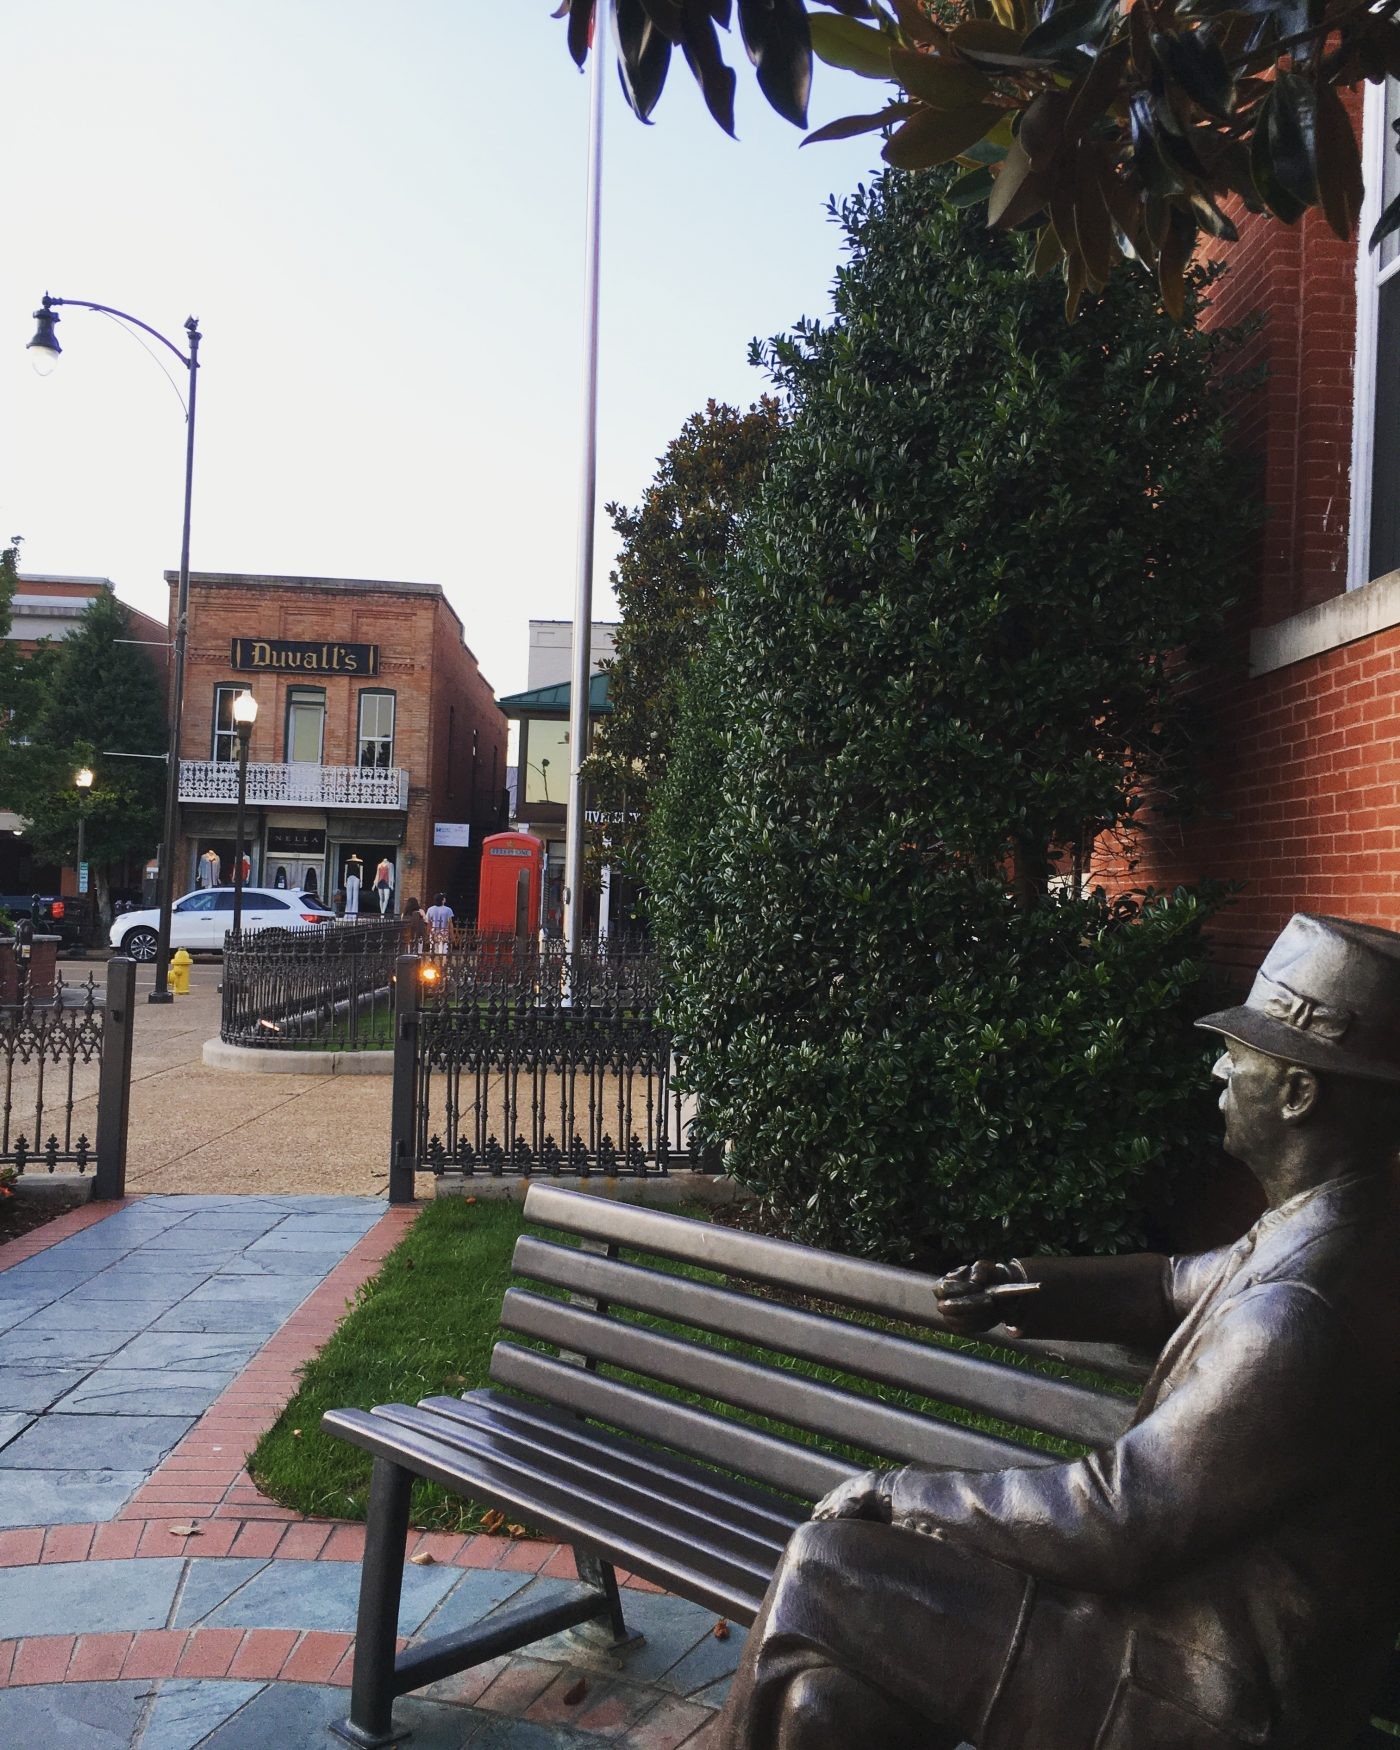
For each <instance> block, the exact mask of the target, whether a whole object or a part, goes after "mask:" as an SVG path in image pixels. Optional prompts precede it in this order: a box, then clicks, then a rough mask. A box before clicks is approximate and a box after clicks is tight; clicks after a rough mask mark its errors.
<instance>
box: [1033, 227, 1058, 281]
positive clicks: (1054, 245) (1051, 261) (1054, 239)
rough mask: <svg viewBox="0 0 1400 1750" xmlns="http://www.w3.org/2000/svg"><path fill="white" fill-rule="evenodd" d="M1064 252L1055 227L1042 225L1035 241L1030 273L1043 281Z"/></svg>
mask: <svg viewBox="0 0 1400 1750" xmlns="http://www.w3.org/2000/svg"><path fill="white" fill-rule="evenodd" d="M1064 252H1065V250H1064V245H1063V244H1062V243H1061V242H1060V239H1059V235H1058V233H1057V232H1056V230H1055V227H1054V226H1053V225H1042V226H1041V228H1040V236H1039V237H1038V238H1037V239H1036V245H1035V258H1034V259H1033V260H1032V262H1031V272H1032V273H1033V274H1034V275H1035V277H1036V278H1037V279H1043V278H1044V277H1045V275H1046V274H1047V273H1049V271H1050V269H1051V268H1052V267H1054V265H1055V263H1056V262H1057V261H1058V260H1059V259H1060V257H1061V256H1062V255H1063V254H1064Z"/></svg>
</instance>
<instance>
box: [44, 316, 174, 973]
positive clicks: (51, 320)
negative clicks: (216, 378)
mask: <svg viewBox="0 0 1400 1750" xmlns="http://www.w3.org/2000/svg"><path fill="white" fill-rule="evenodd" d="M60 305H63V306H66V307H70V308H72V309H77V310H96V311H97V312H98V314H99V315H102V316H115V317H116V318H117V320H118V321H120V322H128V323H130V324H131V326H132V327H133V328H139V329H140V330H141V332H142V333H143V334H149V335H150V336H151V338H152V339H153V340H158V341H159V342H160V343H161V345H162V346H163V347H166V348H167V349H168V350H169V351H170V352H173V353H174V354H175V357H176V358H177V359H179V361H180V363H181V364H182V365H183V366H184V367H185V369H186V370H187V371H188V372H189V391H188V399H187V400H186V402H185V507H184V520H183V523H182V525H181V531H180V587H179V595H178V598H177V604H176V611H175V637H174V640H173V644H172V673H171V677H170V745H169V750H168V752H167V755H166V768H165V828H164V835H163V837H162V840H161V847H160V929H159V934H158V941H157V947H156V965H155V973H156V982H155V989H154V990H153V991H152V992H151V994H150V996H149V997H148V998H147V1001H149V1002H153V1003H168V1002H173V1001H174V998H173V997H172V995H171V992H170V978H169V974H170V915H171V911H172V908H173V906H174V903H175V814H176V808H177V804H178V802H179V796H180V757H179V756H180V714H181V711H182V709H183V707H184V702H185V631H186V622H187V621H188V618H189V606H190V504H191V502H192V493H193V489H194V404H195V390H196V387H197V384H198V372H199V343H200V340H201V338H202V337H201V335H200V332H199V324H198V322H197V321H196V320H195V318H194V317H193V316H190V317H188V318H187V319H186V322H185V333H186V335H187V336H188V344H189V352H188V353H183V352H181V351H180V349H179V347H178V346H176V344H175V342H174V341H173V340H168V339H167V338H166V337H165V335H163V334H162V333H161V332H160V330H159V329H158V328H152V327H151V325H150V324H149V323H148V322H142V321H141V320H140V318H139V317H136V316H130V315H128V314H127V312H126V311H125V310H115V309H113V308H112V306H111V305H110V304H94V303H91V302H90V301H89V300H88V299H86V298H51V297H50V296H49V294H48V293H47V292H45V293H44V297H43V302H42V303H41V304H40V306H39V308H38V309H37V310H36V311H35V312H34V318H35V321H36V322H37V323H38V326H37V327H36V328H35V330H34V338H33V339H32V340H31V341H30V342H29V356H30V358H31V360H32V361H33V364H34V368H35V370H36V371H38V373H39V375H40V376H42V377H47V376H48V375H49V373H50V372H51V371H52V370H53V368H54V366H55V365H56V364H57V363H58V360H59V356H60V354H61V353H62V351H63V348H62V347H61V346H60V345H59V344H58V337H57V335H56V334H55V333H54V328H55V327H56V326H57V324H58V321H59V318H58V316H57V315H56V314H55V312H56V310H57V308H58V306H60Z"/></svg>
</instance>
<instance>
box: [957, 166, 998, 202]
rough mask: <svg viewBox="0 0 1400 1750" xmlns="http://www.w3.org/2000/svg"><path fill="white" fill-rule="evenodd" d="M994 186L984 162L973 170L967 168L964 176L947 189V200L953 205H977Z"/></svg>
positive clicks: (992, 178) (993, 179) (993, 180)
mask: <svg viewBox="0 0 1400 1750" xmlns="http://www.w3.org/2000/svg"><path fill="white" fill-rule="evenodd" d="M995 186H996V183H995V178H994V177H993V176H992V173H991V171H990V170H988V168H987V166H986V165H985V164H979V165H978V166H977V168H976V169H975V170H969V171H968V173H967V175H966V176H960V177H959V178H958V180H957V181H956V182H955V183H953V184H952V185H951V186H950V187H949V189H948V197H947V198H948V200H949V202H950V203H951V204H952V205H953V206H955V207H977V206H981V204H982V202H983V201H984V200H986V199H987V197H988V196H989V195H990V194H991V192H992V189H993V188H994V187H995Z"/></svg>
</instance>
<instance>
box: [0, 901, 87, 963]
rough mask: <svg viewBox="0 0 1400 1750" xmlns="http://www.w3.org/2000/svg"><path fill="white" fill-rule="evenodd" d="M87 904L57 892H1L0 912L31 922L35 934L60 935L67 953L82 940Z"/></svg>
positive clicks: (18, 920)
mask: <svg viewBox="0 0 1400 1750" xmlns="http://www.w3.org/2000/svg"><path fill="white" fill-rule="evenodd" d="M85 904H86V902H85V901H84V900H81V899H72V898H69V899H64V898H62V897H61V896H60V895H59V894H57V893H0V912H6V913H8V914H9V916H10V917H11V918H13V919H14V921H15V922H16V923H22V922H29V923H32V924H33V925H34V931H35V934H36V935H40V936H58V937H59V938H60V939H61V943H62V951H63V952H64V953H66V952H67V951H68V950H69V949H70V948H73V947H74V946H76V944H77V943H79V942H80V941H81V940H82V937H83V913H84V907H85Z"/></svg>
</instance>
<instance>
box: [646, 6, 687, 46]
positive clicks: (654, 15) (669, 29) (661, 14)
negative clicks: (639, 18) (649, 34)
mask: <svg viewBox="0 0 1400 1750" xmlns="http://www.w3.org/2000/svg"><path fill="white" fill-rule="evenodd" d="M642 5H643V6H644V7H645V8H646V11H647V17H648V18H650V20H651V22H652V23H653V24H654V25H655V26H656V28H657V29H658V30H659V31H660V32H661V34H662V36H664V37H665V38H666V40H667V41H668V42H673V43H678V42H679V41H680V40H681V38H682V36H684V34H685V6H684V4H683V3H682V0H642Z"/></svg>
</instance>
